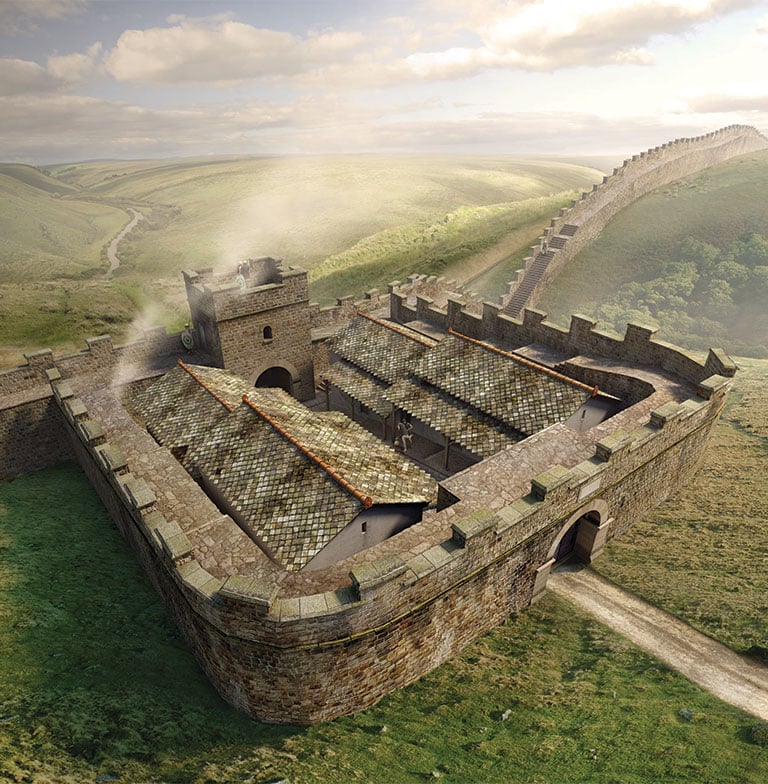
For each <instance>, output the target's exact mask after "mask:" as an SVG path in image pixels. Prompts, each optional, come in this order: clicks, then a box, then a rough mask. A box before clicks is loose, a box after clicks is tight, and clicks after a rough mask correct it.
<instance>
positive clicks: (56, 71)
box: [48, 42, 101, 85]
mask: <svg viewBox="0 0 768 784" xmlns="http://www.w3.org/2000/svg"><path fill="white" fill-rule="evenodd" d="M100 53H101V44H100V43H98V42H97V43H95V44H93V45H92V46H90V47H89V48H88V51H87V52H85V53H75V54H67V55H57V56H52V57H49V58H48V73H49V74H50V75H51V76H52V77H53V78H55V79H58V80H60V81H61V82H63V83H64V84H67V85H73V84H81V83H83V82H86V81H88V80H89V79H91V78H92V77H93V76H95V75H96V73H97V71H98V65H97V63H98V58H99V54H100Z"/></svg>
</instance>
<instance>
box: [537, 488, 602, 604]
mask: <svg viewBox="0 0 768 784" xmlns="http://www.w3.org/2000/svg"><path fill="white" fill-rule="evenodd" d="M610 524H611V518H610V517H609V516H608V504H606V502H605V501H603V500H601V499H599V498H598V499H595V500H594V501H590V503H588V504H586V505H585V506H583V507H582V508H581V509H579V510H578V511H577V512H575V513H574V514H572V515H571V516H570V517H569V518H568V519H567V520H566V522H565V523H564V524H563V525H562V526H561V527H560V529H559V531H558V532H557V535H556V536H555V538H554V539H553V540H552V544H551V545H550V547H549V550H548V552H547V558H546V560H545V561H544V563H543V564H542V565H541V566H539V568H538V569H536V581H535V583H534V586H533V594H532V595H531V604H533V603H534V602H536V601H538V600H539V599H540V598H541V597H542V596H543V595H544V592H545V591H546V588H547V580H548V579H549V574H550V572H551V571H552V569H553V568H554V567H555V566H556V565H557V564H558V563H562V562H563V561H565V560H566V559H567V558H569V557H576V558H579V559H580V560H582V561H584V562H585V563H590V562H591V561H594V559H595V558H597V556H598V555H600V553H601V552H602V551H603V548H604V547H605V542H606V540H607V538H608V528H609V526H610Z"/></svg>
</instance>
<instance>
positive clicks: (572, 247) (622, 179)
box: [499, 125, 768, 315]
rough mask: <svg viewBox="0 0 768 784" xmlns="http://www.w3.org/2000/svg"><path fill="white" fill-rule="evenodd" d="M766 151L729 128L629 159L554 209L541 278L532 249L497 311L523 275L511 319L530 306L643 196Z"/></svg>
mask: <svg viewBox="0 0 768 784" xmlns="http://www.w3.org/2000/svg"><path fill="white" fill-rule="evenodd" d="M766 147H768V139H766V137H764V136H763V135H762V134H760V133H759V132H758V131H757V130H755V129H754V128H752V127H750V126H746V125H732V126H729V127H727V128H723V129H721V130H718V131H714V132H712V133H708V134H706V135H704V136H696V137H693V138H690V139H676V140H674V141H671V142H668V143H666V144H663V145H661V146H660V147H654V148H653V149H650V150H647V151H646V152H643V153H640V154H638V155H633V156H632V158H628V159H627V160H625V161H624V163H623V164H622V166H620V167H618V168H615V169H614V170H613V174H612V175H610V176H606V177H604V178H603V182H602V183H601V184H599V185H595V186H593V189H592V191H591V192H584V193H583V194H582V197H581V200H577V201H574V202H572V204H571V207H569V208H568V207H566V208H563V209H561V210H560V213H559V214H558V216H557V217H556V218H554V219H553V220H552V221H551V223H550V226H549V228H547V229H545V231H544V235H543V236H542V237H541V239H542V240H544V241H546V242H548V244H549V250H550V253H552V259H551V261H550V262H549V264H548V265H547V266H546V268H545V270H544V272H543V274H541V277H538V276H537V275H536V267H535V261H536V257H537V251H538V249H539V248H538V247H537V248H532V251H533V255H531V256H529V257H528V258H526V259H525V261H524V266H523V268H522V269H521V270H518V273H517V277H516V279H515V280H514V281H512V282H511V283H510V284H508V286H507V291H506V293H505V294H504V295H503V296H502V297H501V299H500V301H499V304H500V305H501V306H502V308H504V307H507V306H508V305H509V304H510V303H511V302H512V300H513V297H514V294H515V292H516V291H517V290H518V288H520V287H522V286H523V285H525V284H524V281H525V278H526V275H529V274H533V275H534V278H535V279H534V280H533V281H531V283H532V284H533V287H532V288H531V290H530V293H528V294H527V297H525V298H524V300H523V301H521V302H520V303H516V304H515V308H514V312H513V313H512V315H516V314H517V313H518V312H519V308H522V306H523V305H524V304H532V303H536V302H537V301H538V298H539V297H540V296H541V293H542V292H543V291H544V289H545V288H546V286H547V285H548V284H549V283H550V282H551V281H552V279H553V278H554V277H555V276H556V275H557V273H558V272H559V271H560V270H561V269H562V268H563V267H564V266H565V265H566V264H567V263H568V262H569V261H570V260H571V259H572V258H574V257H575V256H576V255H577V254H578V253H579V251H581V250H582V249H583V248H584V247H586V246H587V245H589V243H590V242H592V241H593V240H594V239H595V238H596V237H597V235H598V234H600V232H601V231H602V230H603V229H604V228H605V226H606V224H607V223H608V221H610V220H611V218H613V217H614V216H615V215H616V214H617V213H618V212H620V211H621V210H623V209H624V208H625V207H627V206H628V205H630V204H631V203H632V202H634V201H636V200H637V199H639V198H640V197H641V196H644V195H645V194H646V193H649V192H650V191H652V190H654V189H655V188H658V187H661V186H663V185H667V184H668V183H670V182H674V181H675V180H679V179H682V178H683V177H688V176H690V175H691V174H695V173H696V172H699V171H701V170H703V169H706V168H708V167H710V166H715V165H717V164H719V163H723V162H724V161H727V160H728V159H730V158H733V157H736V156H738V155H744V154H746V153H749V152H753V151H755V150H762V149H765V148H766ZM569 226H570V227H576V230H575V232H574V233H573V234H572V235H570V236H568V235H569V234H570V231H572V229H570V230H569V229H567V228H566V229H565V230H564V227H569ZM555 237H557V238H558V239H559V241H560V242H562V243H563V245H562V247H560V248H557V247H556V246H557V245H559V244H560V242H557V241H553V240H554V238H555Z"/></svg>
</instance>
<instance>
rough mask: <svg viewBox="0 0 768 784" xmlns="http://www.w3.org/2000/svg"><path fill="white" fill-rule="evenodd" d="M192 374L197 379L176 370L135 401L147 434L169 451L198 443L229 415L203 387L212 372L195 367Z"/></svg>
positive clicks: (179, 367)
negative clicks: (203, 381) (203, 379)
mask: <svg viewBox="0 0 768 784" xmlns="http://www.w3.org/2000/svg"><path fill="white" fill-rule="evenodd" d="M192 370H193V372H195V373H196V374H197V377H195V376H192V375H190V373H189V372H188V371H187V370H185V369H184V368H183V367H181V366H177V367H175V368H173V370H171V371H170V372H169V373H166V375H165V376H163V377H162V378H161V379H159V380H158V381H156V382H155V383H154V384H152V385H151V386H150V387H148V388H147V389H145V390H143V391H142V392H140V393H139V394H138V395H137V396H136V398H135V399H134V406H135V408H136V411H137V412H138V413H139V415H140V416H141V417H142V419H143V420H144V423H145V425H146V427H147V430H148V431H149V432H150V434H151V435H152V437H153V438H154V439H155V440H156V441H157V442H158V443H160V444H163V445H164V446H166V447H168V449H173V448H174V447H184V446H189V445H190V444H194V443H197V442H198V441H199V440H200V439H201V438H203V437H205V435H206V434H207V433H208V432H209V431H210V430H211V429H213V428H215V427H216V426H217V424H218V423H220V422H222V421H224V420H225V419H226V418H227V417H228V416H229V413H230V412H229V410H228V408H227V406H226V405H224V404H223V402H222V400H220V399H218V398H217V397H216V396H214V395H213V394H211V392H210V391H209V390H208V389H206V388H205V387H203V386H202V384H201V381H200V379H201V378H205V379H208V378H210V376H209V374H208V371H210V370H211V368H204V367H200V366H194V367H193V368H192ZM217 372H218V373H221V374H226V375H228V376H229V375H231V374H228V373H226V371H223V370H220V371H217ZM244 383H245V382H244ZM241 396H242V393H241Z"/></svg>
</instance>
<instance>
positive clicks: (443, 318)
mask: <svg viewBox="0 0 768 784" xmlns="http://www.w3.org/2000/svg"><path fill="white" fill-rule="evenodd" d="M766 146H768V140H766V139H765V138H764V137H763V136H761V135H760V134H759V133H757V132H756V131H755V130H754V129H752V128H748V127H743V126H733V127H730V128H725V129H723V130H720V131H717V132H715V133H711V134H707V135H706V136H702V137H698V138H695V139H680V140H677V141H675V142H671V143H669V144H666V145H663V146H662V147H659V148H656V149H653V150H649V151H648V152H646V153H643V154H641V155H638V156H634V157H633V158H632V159H630V160H627V161H625V162H624V165H623V166H622V167H620V168H618V169H616V170H614V173H613V175H611V176H609V177H606V178H605V180H604V181H603V183H602V184H600V185H597V186H595V188H594V190H593V191H592V192H591V193H587V194H584V196H583V198H582V199H581V200H580V201H578V202H575V203H574V204H573V205H572V207H571V208H569V209H566V210H563V211H561V214H560V215H559V216H558V217H556V218H555V219H554V220H553V221H552V223H551V225H550V227H549V229H548V230H546V231H545V233H544V235H543V236H542V238H541V240H540V242H539V244H537V246H535V248H533V249H532V254H531V256H530V258H529V259H527V260H526V263H525V266H524V269H523V270H521V272H520V273H519V274H518V278H517V279H516V280H515V281H514V282H513V283H512V284H510V286H509V287H508V290H507V291H506V292H505V294H504V295H503V296H502V297H501V300H500V301H499V302H497V303H489V302H482V301H480V300H479V298H478V297H476V296H475V295H473V294H472V293H471V292H466V291H463V290H462V289H461V287H459V286H457V285H455V284H453V283H451V282H447V281H444V280H441V279H434V278H425V277H423V276H418V275H414V276H412V277H411V278H409V280H408V281H407V282H405V283H402V282H396V283H392V284H391V285H390V286H389V290H388V292H387V293H386V294H384V293H381V292H379V291H371V292H369V293H368V294H366V296H365V299H364V300H362V301H360V302H354V301H353V300H352V299H351V298H347V299H343V300H339V301H338V303H337V305H336V306H334V307H331V308H320V307H319V306H318V305H316V304H314V303H311V302H310V301H309V294H308V287H307V275H306V273H305V272H304V271H303V270H300V269H294V268H291V267H290V266H287V265H284V264H282V263H281V262H280V261H277V260H275V259H271V258H262V259H251V260H246V261H244V262H241V263H240V265H239V266H236V265H235V264H233V265H232V269H231V270H230V271H229V272H227V273H223V274H215V273H213V272H212V271H210V270H199V271H188V272H185V273H184V282H185V285H186V289H187V296H188V301H189V307H190V314H191V321H190V325H189V326H188V327H187V328H186V329H185V331H184V332H183V333H180V334H166V332H165V330H163V329H155V330H150V331H148V332H147V333H146V334H145V336H144V338H143V339H142V340H140V341H137V342H135V343H132V344H129V345H125V346H115V345H113V343H112V341H111V339H110V338H109V337H108V336H104V337H99V338H94V339H91V340H88V341H87V349H86V350H85V351H83V352H80V353H78V354H74V355H70V356H63V357H57V356H54V355H53V353H52V352H51V351H41V352H37V353H34V354H28V355H27V356H26V359H27V364H25V365H24V366H22V367H19V368H17V369H14V370H11V371H7V372H4V373H2V374H0V476H3V475H14V474H18V473H23V472H27V471H33V470H37V469H40V468H43V467H45V466H50V465H53V464H56V463H58V462H60V461H63V460H67V459H72V458H76V459H77V460H78V461H79V463H80V465H81V466H82V467H83V470H84V471H85V473H86V474H87V476H88V477H89V479H90V481H91V482H92V484H93V486H94V488H95V489H96V491H97V492H98V493H99V495H100V497H101V499H102V500H103V502H104V504H105V506H106V508H107V509H108V511H109V513H110V515H111V517H112V519H113V520H114V522H115V523H116V524H117V526H118V527H119V528H120V530H121V531H122V533H123V534H124V536H125V537H126V539H127V540H128V542H129V543H130V545H131V547H132V548H133V550H134V551H135V553H136V556H137V557H138V558H139V560H140V561H141V563H142V565H143V567H144V569H145V570H146V572H147V575H148V576H149V578H150V579H151V580H152V582H153V583H154V585H155V586H156V588H157V590H158V591H159V593H160V594H161V596H162V597H163V599H164V601H165V602H166V604H167V606H168V608H169V609H170V611H171V613H172V614H173V616H174V618H175V620H176V622H177V623H178V625H179V628H180V629H181V631H182V632H183V634H184V635H185V637H186V639H187V641H188V643H189V645H190V646H191V648H192V650H193V651H194V653H195V655H196V657H197V659H198V661H199V662H200V665H201V667H202V668H203V670H204V671H205V672H206V674H207V675H208V677H209V678H210V680H211V681H212V682H213V684H214V685H215V686H216V688H217V689H218V690H219V692H220V693H221V694H222V696H223V697H224V698H225V699H227V700H228V701H229V702H230V703H232V704H233V705H235V706H237V707H238V708H241V709H242V710H244V711H246V712H247V713H249V714H250V715H252V716H254V717H255V718H258V719H262V720H265V721H274V722H287V723H295V724H312V723H315V722H318V721H323V720H326V719H331V718H334V717H336V716H339V715H343V714H348V713H353V712H356V711H359V710H361V709H363V708H365V707H367V706H369V705H371V704H373V703H374V702H376V701H377V700H378V699H380V698H381V697H382V696H383V695H385V694H387V693H388V692H389V691H392V690H393V689H396V688H398V687H400V686H403V685H406V684H408V683H410V682H412V681H414V680H415V679H417V678H418V677H419V676H421V675H423V674H424V673H426V672H428V671H429V670H431V669H433V668H434V667H436V666H438V665H439V664H440V663H441V662H443V661H445V660H446V659H448V658H450V657H451V656H453V655H454V654H456V653H457V652H458V651H460V650H461V649H462V647H464V646H465V645H466V644H467V643H469V642H471V641H472V640H473V639H475V638H476V637H478V636H479V635H481V634H483V633H484V632H486V631H488V630H489V629H491V628H492V627H493V626H495V625H497V624H499V623H501V622H502V621H503V620H504V619H505V618H506V617H507V616H508V615H509V614H510V613H511V612H515V611H517V610H520V609H522V608H524V607H526V606H527V605H529V604H531V603H532V602H535V601H536V600H537V599H538V598H539V597H541V596H542V594H543V593H544V591H545V590H546V586H547V579H548V576H549V574H550V571H551V570H552V568H553V567H554V566H555V565H556V564H557V563H558V562H559V561H561V560H563V559H564V558H566V557H568V556H572V555H575V556H576V557H578V558H581V559H583V560H585V561H591V560H592V559H594V558H596V557H597V556H598V555H599V554H600V552H601V551H602V549H603V547H604V546H605V543H606V542H607V541H608V540H609V539H610V538H612V537H614V536H618V535H620V534H621V533H622V532H623V531H625V530H626V529H627V528H628V527H630V526H631V525H632V524H633V523H634V522H635V521H637V520H638V519H640V518H641V517H642V516H643V515H644V514H646V513H647V512H648V511H649V510H650V509H652V508H653V507H654V506H656V505H657V504H659V503H661V502H662V501H663V500H664V499H665V498H666V497H667V496H668V495H669V494H670V493H672V492H673V491H675V490H676V489H677V488H678V487H679V486H680V485H681V484H683V483H685V482H687V481H688V480H689V479H690V478H691V477H692V475H693V473H694V472H695V470H696V468H697V465H698V463H699V461H700V458H701V457H702V454H703V452H704V450H705V448H706V443H707V438H708V435H709V433H710V431H711V429H712V427H713V425H714V423H715V422H716V420H717V417H718V415H719V413H720V411H721V409H722V407H723V405H724V403H725V398H726V396H727V393H728V390H729V388H730V385H731V381H730V379H731V377H732V376H733V375H734V373H735V366H734V364H733V363H732V362H731V360H730V359H729V358H728V356H727V355H726V354H724V353H723V352H722V351H720V350H710V352H709V355H708V356H707V357H706V358H703V359H699V358H698V357H696V356H693V355H690V354H688V353H686V352H685V351H683V350H681V349H679V348H676V347H675V346H671V345H669V344H667V343H664V342H662V341H660V340H657V339H656V338H655V335H654V330H652V329H649V328H647V327H644V326H641V325H634V324H630V325H628V326H627V330H626V333H625V335H624V337H623V338H621V337H618V336H616V335H612V334H608V333H605V332H601V331H600V330H598V329H597V328H596V325H595V324H594V323H593V322H591V321H590V320H588V319H586V318H584V317H580V316H573V317H572V319H571V323H570V326H569V328H567V329H566V328H562V327H560V326H557V325H555V324H552V323H550V322H548V321H547V320H546V315H545V314H544V313H542V312H540V311H537V310H535V309H533V308H532V307H531V306H532V304H535V301H536V297H537V295H538V293H539V292H541V291H542V289H543V288H544V286H546V284H547V282H548V281H549V280H551V279H552V277H553V276H554V275H556V274H557V272H558V270H559V269H561V268H562V266H563V265H564V264H565V263H567V261H568V260H569V259H570V258H572V257H573V255H574V254H575V253H576V252H577V251H578V250H580V249H581V248H582V247H584V246H585V245H586V244H587V243H588V242H589V241H591V239H593V238H594V237H595V236H596V235H597V233H599V231H600V230H601V229H602V227H603V226H605V224H606V223H607V221H608V220H609V219H610V218H611V217H612V216H613V215H614V214H615V213H616V212H617V211H618V210H620V209H622V208H623V207H624V206H626V205H627V204H629V203H630V202H631V201H633V200H634V199H636V198H638V197H639V196H641V195H642V194H644V193H647V192H648V191H650V190H652V189H653V188H655V187H658V186H659V185H663V184H665V183H668V182H672V181H674V180H676V179H679V178H681V177H683V176H686V175H688V174H691V173H693V172H695V171H698V170H700V169H702V168H705V167H707V166H710V165H713V164H715V163H718V162H721V161H724V160H726V159H728V158H730V157H733V156H736V155H741V154H745V153H748V152H751V151H753V150H757V149H762V148H764V147H766Z"/></svg>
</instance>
